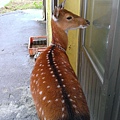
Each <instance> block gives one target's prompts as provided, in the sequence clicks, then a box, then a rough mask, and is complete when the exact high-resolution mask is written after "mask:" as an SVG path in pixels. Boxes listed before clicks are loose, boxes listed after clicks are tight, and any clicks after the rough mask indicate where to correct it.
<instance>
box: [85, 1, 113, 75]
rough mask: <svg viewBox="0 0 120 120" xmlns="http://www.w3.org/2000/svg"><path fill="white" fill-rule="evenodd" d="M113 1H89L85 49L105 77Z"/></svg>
mask: <svg viewBox="0 0 120 120" xmlns="http://www.w3.org/2000/svg"><path fill="white" fill-rule="evenodd" d="M111 9H112V4H111V0H88V7H87V17H86V18H87V19H88V20H90V23H91V25H90V26H89V27H88V28H87V29H86V36H85V48H86V49H87V51H88V53H89V55H90V57H91V58H92V61H93V62H94V64H95V65H96V67H97V68H98V71H99V72H100V74H101V75H102V76H103V75H104V66H105V58H106V51H107V45H108V34H109V30H110V19H111Z"/></svg>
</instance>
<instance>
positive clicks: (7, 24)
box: [0, 10, 46, 120]
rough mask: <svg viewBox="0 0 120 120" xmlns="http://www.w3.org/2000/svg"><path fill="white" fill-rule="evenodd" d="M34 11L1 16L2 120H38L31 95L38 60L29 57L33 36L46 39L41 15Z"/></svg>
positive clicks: (0, 117) (0, 116) (0, 79)
mask: <svg viewBox="0 0 120 120" xmlns="http://www.w3.org/2000/svg"><path fill="white" fill-rule="evenodd" d="M35 13H36V14H34V12H33V10H32V11H31V10H30V11H29V10H26V11H16V12H11V13H7V14H3V15H0V93H1V94H0V120H38V118H37V115H36V110H35V108H34V104H33V101H32V98H31V94H30V87H29V84H30V74H31V71H32V68H33V66H34V63H35V61H34V59H32V58H30V57H29V53H28V49H27V47H28V40H29V37H30V36H41V35H46V29H45V28H46V27H45V26H46V25H45V22H40V21H36V20H37V19H42V11H41V14H40V13H39V12H38V14H37V12H35Z"/></svg>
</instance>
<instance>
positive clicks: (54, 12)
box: [53, 6, 60, 21]
mask: <svg viewBox="0 0 120 120" xmlns="http://www.w3.org/2000/svg"><path fill="white" fill-rule="evenodd" d="M59 11H60V8H59V7H56V6H55V9H54V11H53V20H54V21H57V20H58V18H59Z"/></svg>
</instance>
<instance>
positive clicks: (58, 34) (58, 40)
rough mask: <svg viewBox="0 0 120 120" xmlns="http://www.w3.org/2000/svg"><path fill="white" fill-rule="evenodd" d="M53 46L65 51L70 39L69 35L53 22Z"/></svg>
mask: <svg viewBox="0 0 120 120" xmlns="http://www.w3.org/2000/svg"><path fill="white" fill-rule="evenodd" d="M51 25H52V44H55V45H57V46H60V47H62V48H63V49H65V50H66V49H67V45H68V37H67V33H66V32H65V31H64V30H63V29H62V28H60V27H59V26H58V25H57V23H56V22H55V21H54V20H52V21H51Z"/></svg>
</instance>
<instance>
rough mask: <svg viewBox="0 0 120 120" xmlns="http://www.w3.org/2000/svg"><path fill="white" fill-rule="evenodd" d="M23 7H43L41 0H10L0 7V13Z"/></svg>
mask: <svg viewBox="0 0 120 120" xmlns="http://www.w3.org/2000/svg"><path fill="white" fill-rule="evenodd" d="M23 9H43V0H11V1H10V2H9V3H8V4H7V5H5V6H4V7H2V8H0V14H3V13H6V12H11V11H16V10H23Z"/></svg>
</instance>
